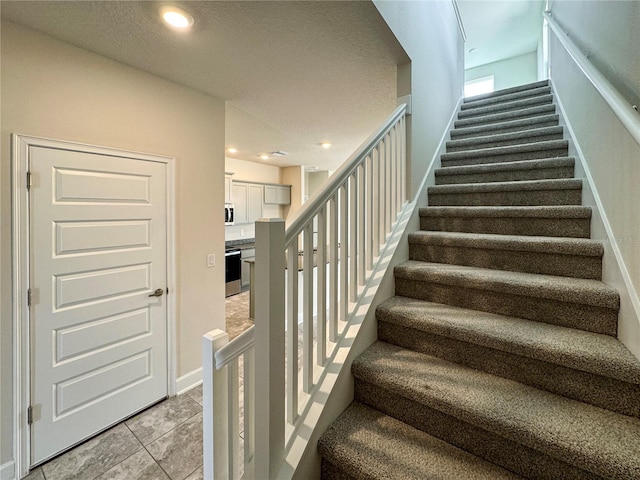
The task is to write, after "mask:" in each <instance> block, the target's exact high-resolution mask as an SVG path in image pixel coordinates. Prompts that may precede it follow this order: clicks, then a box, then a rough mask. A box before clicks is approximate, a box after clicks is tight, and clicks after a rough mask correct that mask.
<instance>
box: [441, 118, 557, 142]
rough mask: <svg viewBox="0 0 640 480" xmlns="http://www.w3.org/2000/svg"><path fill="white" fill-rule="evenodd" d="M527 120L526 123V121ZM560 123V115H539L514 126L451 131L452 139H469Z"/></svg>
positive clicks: (552, 125)
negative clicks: (543, 117)
mask: <svg viewBox="0 0 640 480" xmlns="http://www.w3.org/2000/svg"><path fill="white" fill-rule="evenodd" d="M525 122H526V123H525ZM557 125H558V116H557V115H555V116H553V118H550V119H542V120H540V121H538V120H537V117H532V118H531V119H528V120H523V121H522V124H516V125H512V126H504V127H501V128H496V127H493V128H492V127H491V126H489V128H487V126H484V127H480V128H478V129H477V130H476V129H474V130H470V128H473V127H470V128H469V131H467V129H458V130H452V131H451V140H468V139H472V138H480V137H485V136H487V135H499V134H502V133H520V132H526V131H527V130H529V129H531V128H544V127H555V126H557Z"/></svg>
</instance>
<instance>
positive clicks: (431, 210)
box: [419, 205, 591, 219]
mask: <svg viewBox="0 0 640 480" xmlns="http://www.w3.org/2000/svg"><path fill="white" fill-rule="evenodd" d="M419 212H420V215H421V216H422V215H424V216H427V215H428V216H433V217H438V216H442V217H449V216H459V217H487V218H490V217H510V218H589V219H590V218H591V208H589V207H582V206H579V205H542V206H534V207H532V206H529V207H508V206H507V207H422V208H420V210H419Z"/></svg>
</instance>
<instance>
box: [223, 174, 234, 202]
mask: <svg viewBox="0 0 640 480" xmlns="http://www.w3.org/2000/svg"><path fill="white" fill-rule="evenodd" d="M232 183H233V173H230V172H225V174H224V203H233V201H232V200H231V185H232Z"/></svg>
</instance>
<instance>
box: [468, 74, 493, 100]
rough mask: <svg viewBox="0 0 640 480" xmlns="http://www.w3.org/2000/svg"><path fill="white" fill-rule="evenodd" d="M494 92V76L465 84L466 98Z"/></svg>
mask: <svg viewBox="0 0 640 480" xmlns="http://www.w3.org/2000/svg"><path fill="white" fill-rule="evenodd" d="M491 92H493V75H491V76H489V77H482V78H476V79H475V80H469V81H468V82H464V96H465V97H473V96H475V95H480V94H482V93H491Z"/></svg>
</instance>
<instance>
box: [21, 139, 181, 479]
mask: <svg viewBox="0 0 640 480" xmlns="http://www.w3.org/2000/svg"><path fill="white" fill-rule="evenodd" d="M19 140H20V139H19V138H17V136H16V137H14V141H19ZM23 143H24V141H23ZM35 143H38V142H35ZM39 143H44V144H46V143H52V142H47V141H45V142H39ZM53 144H54V145H55V142H53ZM64 146H65V147H67V148H51V146H50V145H43V146H37V145H34V144H31V145H29V148H28V149H26V150H28V154H27V157H28V159H27V164H26V165H27V168H28V169H29V170H30V173H31V183H32V187H31V189H30V192H29V195H28V203H29V206H28V209H27V210H28V214H29V215H28V224H27V228H26V231H27V233H28V235H22V239H21V241H22V242H23V243H24V240H25V239H26V238H28V239H29V240H28V242H27V243H28V255H27V256H26V257H25V256H24V252H22V255H16V256H18V257H20V256H22V257H23V262H22V263H23V264H24V263H27V262H28V264H29V267H28V271H29V273H28V276H27V275H25V276H24V277H23V281H24V283H26V284H27V285H26V286H27V287H28V289H30V291H31V306H30V308H27V309H24V310H22V316H18V317H17V321H18V323H19V324H20V326H21V327H23V328H20V329H18V330H21V332H20V333H19V334H18V335H17V336H20V337H21V339H22V340H23V342H24V340H27V341H28V342H29V343H28V344H26V345H25V344H24V343H23V345H22V346H21V348H20V349H18V350H20V351H21V353H20V352H19V353H18V355H19V356H20V357H21V358H20V359H19V360H23V361H22V362H20V361H18V363H19V364H20V363H22V365H20V366H19V369H20V370H21V372H20V373H21V378H20V379H19V382H20V381H21V383H22V384H21V385H20V388H18V392H17V395H16V397H18V398H19V399H20V400H22V405H23V406H24V405H25V403H26V404H27V405H31V406H32V407H33V423H32V424H31V425H30V427H31V428H30V430H29V429H27V428H24V430H23V431H22V435H18V437H22V438H18V441H17V442H16V445H15V447H17V448H22V447H24V446H26V445H29V446H30V448H29V450H30V455H29V456H27V457H26V458H24V457H23V458H21V459H20V460H22V462H20V463H21V464H19V467H18V473H19V474H21V473H24V472H26V469H27V467H28V465H32V464H35V463H39V462H41V461H43V460H46V459H47V458H50V457H51V456H53V455H55V454H56V453H58V452H59V451H61V450H64V449H65V448H68V447H70V446H72V445H74V444H76V443H78V442H80V441H82V440H84V439H85V438H87V437H89V436H91V435H93V434H95V433H97V432H99V431H101V430H103V429H104V428H107V427H109V426H110V425H112V424H114V423H117V422H118V421H119V420H121V419H122V418H124V417H126V416H128V415H131V414H132V413H135V412H137V411H139V410H140V409H142V408H144V407H146V406H148V405H150V404H152V403H154V402H155V401H157V400H159V399H161V398H164V397H166V396H167V394H169V393H173V391H170V390H173V389H169V388H168V385H170V383H169V381H168V376H170V377H173V378H171V380H173V381H175V370H174V368H168V367H169V363H170V362H169V357H170V356H171V357H173V355H172V352H171V350H172V349H170V348H168V345H171V346H173V344H172V342H168V335H172V333H173V327H172V322H168V321H167V320H168V314H171V313H172V310H173V307H172V308H171V309H168V308H167V307H168V305H169V302H170V301H171V299H172V296H170V295H167V294H166V289H167V287H168V286H169V285H171V284H172V282H171V278H172V276H173V268H172V266H171V264H172V261H169V262H168V261H167V260H168V259H167V252H168V251H172V243H173V242H172V236H171V235H168V233H167V232H168V225H167V221H168V220H169V221H170V220H171V219H172V216H171V215H168V213H170V212H171V208H170V207H168V203H169V202H168V201H167V194H169V197H170V198H172V195H171V193H172V192H171V188H170V187H168V185H169V183H170V182H168V181H167V180H168V178H167V176H168V175H169V176H171V175H172V168H171V167H172V165H170V162H168V160H170V159H167V158H163V157H155V158H153V157H152V158H147V157H149V156H145V155H139V154H130V153H129V152H117V151H113V150H110V149H100V148H97V147H95V148H94V147H87V146H79V145H75V147H76V148H74V149H69V148H68V147H69V144H66V143H64ZM22 150H23V152H22V153H23V154H24V153H25V152H24V150H25V149H24V148H23V149H22ZM155 159H157V160H158V161H154V160H155ZM21 213H22V214H23V215H24V214H25V212H24V211H23V212H21ZM14 224H15V219H14ZM25 237H26V238H25ZM23 247H24V245H23ZM171 256H172V255H171ZM14 263H15V262H14ZM23 267H24V265H23ZM156 289H161V291H162V293H163V295H162V296H153V297H149V295H150V294H152V293H154V291H156ZM18 310H19V309H18ZM20 317H21V318H20ZM25 317H27V318H25ZM25 320H27V321H25ZM25 330H26V331H27V332H28V333H27V334H26V335H25ZM27 365H28V367H27ZM25 367H27V368H25ZM25 383H26V384H27V385H25ZM25 397H29V398H28V402H25V400H27V399H26V398H25ZM17 408H18V409H20V404H19V403H18V405H17ZM16 413H17V414H18V417H19V418H18V421H17V423H18V425H17V427H18V428H23V427H25V426H24V425H23V423H24V420H26V418H25V417H26V416H25V415H20V413H24V411H22V412H20V410H18V411H17V412H16ZM20 419H22V421H21V420H20ZM16 453H18V452H16ZM16 460H19V459H18V458H16ZM25 463H26V464H25Z"/></svg>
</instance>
